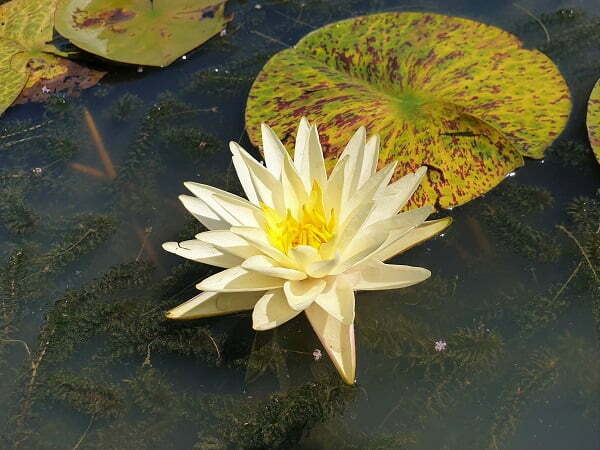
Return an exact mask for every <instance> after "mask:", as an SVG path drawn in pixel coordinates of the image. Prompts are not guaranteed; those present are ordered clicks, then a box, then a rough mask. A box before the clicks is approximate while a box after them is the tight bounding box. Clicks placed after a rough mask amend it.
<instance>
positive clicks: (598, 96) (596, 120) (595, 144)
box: [587, 80, 600, 163]
mask: <svg viewBox="0 0 600 450" xmlns="http://www.w3.org/2000/svg"><path fill="white" fill-rule="evenodd" d="M587 129H588V136H589V138H590V144H591V145H592V150H594V155H596V160H597V161H598V162H599V163H600V80H598V81H596V85H595V86H594V89H592V93H591V94H590V99H589V101H588V110H587Z"/></svg>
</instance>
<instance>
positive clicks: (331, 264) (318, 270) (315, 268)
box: [307, 253, 340, 278]
mask: <svg viewBox="0 0 600 450" xmlns="http://www.w3.org/2000/svg"><path fill="white" fill-rule="evenodd" d="M339 263H340V255H339V253H336V254H335V256H334V257H333V258H331V259H325V260H323V261H316V262H314V263H312V264H311V265H309V266H308V270H307V273H308V275H310V276H311V277H313V278H323V277H326V276H327V275H329V274H330V273H332V272H333V270H334V269H335V268H336V267H337V266H338V264H339Z"/></svg>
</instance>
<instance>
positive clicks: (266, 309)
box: [163, 119, 451, 384]
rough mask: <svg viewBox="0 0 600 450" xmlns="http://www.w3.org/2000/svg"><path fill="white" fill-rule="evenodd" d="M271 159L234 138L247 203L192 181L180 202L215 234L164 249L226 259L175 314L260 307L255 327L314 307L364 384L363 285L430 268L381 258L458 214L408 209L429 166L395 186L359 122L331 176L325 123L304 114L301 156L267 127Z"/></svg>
mask: <svg viewBox="0 0 600 450" xmlns="http://www.w3.org/2000/svg"><path fill="white" fill-rule="evenodd" d="M262 140H263V154H264V158H265V165H264V166H263V165H262V164H260V163H259V162H258V161H256V160H255V159H254V158H253V157H252V156H251V155H250V154H249V153H248V152H246V151H245V150H244V149H243V148H242V147H240V146H239V145H238V144H236V143H235V142H231V143H230V148H231V152H232V154H233V157H232V158H233V165H234V167H235V170H236V172H237V175H238V177H239V179H240V182H241V185H242V188H243V190H244V192H245V194H246V196H247V199H245V198H242V197H239V196H236V195H233V194H231V193H229V192H226V191H222V190H220V189H217V188H214V187H212V186H208V185H204V184H198V183H192V182H188V183H185V186H186V187H187V188H188V189H189V190H190V191H191V192H192V194H194V195H193V196H188V195H182V196H180V200H181V202H182V203H183V205H184V206H185V207H186V208H187V210H188V211H189V212H191V213H192V214H193V215H194V216H195V217H196V218H197V219H198V220H199V221H200V222H201V223H202V224H203V225H204V226H205V227H206V228H207V229H208V230H209V231H206V232H203V233H199V234H197V235H196V236H195V239H193V240H189V241H184V242H179V243H177V242H166V243H165V244H163V248H164V249H165V250H167V251H169V252H172V253H175V254H177V255H179V256H183V257H185V258H188V259H191V260H193V261H197V262H200V263H205V264H210V265H213V266H217V267H222V268H224V269H225V270H223V271H221V272H218V273H216V274H215V275H212V276H209V277H208V278H206V279H204V280H202V281H201V282H200V283H198V285H197V286H196V287H197V288H198V289H199V290H201V291H204V292H202V293H201V294H199V295H197V296H195V297H194V298H192V299H191V300H188V301H187V302H185V303H183V304H182V305H179V306H177V307H176V308H174V309H172V310H170V311H168V312H167V317H168V318H171V319H196V318H201V317H211V316H217V315H221V314H228V313H234V312H239V311H245V310H253V313H252V322H253V327H254V329H255V330H268V329H271V328H274V327H276V326H278V325H281V324H283V323H285V322H287V321H288V320H290V319H292V318H294V317H295V316H297V315H298V314H300V313H301V312H304V313H305V314H306V317H307V318H308V320H309V322H310V324H311V326H312V327H313V329H314V331H315V333H316V334H317V336H318V338H319V339H320V341H321V343H322V344H323V347H324V348H325V350H326V351H327V353H328V354H329V356H330V358H331V360H332V361H333V363H334V365H335V367H336V368H337V370H338V372H339V373H340V375H341V376H342V378H343V379H344V381H346V382H347V383H349V384H352V383H354V381H355V371H356V355H355V341H354V302H355V295H354V293H355V292H356V291H362V290H382V289H397V288H403V287H406V286H411V285H413V284H416V283H419V282H421V281H423V280H425V279H426V278H428V277H429V276H430V274H431V273H430V272H429V270H427V269H423V268H420V267H412V266H404V265H393V264H385V263H384V262H383V261H385V260H387V259H389V258H391V257H393V256H395V255H397V254H399V253H402V252H404V251H405V250H407V249H409V248H411V247H413V246H415V245H417V244H419V243H421V242H423V241H425V240H426V239H429V238H430V237H432V236H435V235H437V234H438V233H440V232H441V231H442V230H443V229H445V228H446V227H447V226H448V225H449V224H450V221H451V219H450V218H445V219H439V220H431V221H426V218H427V217H428V216H429V215H430V214H431V213H432V212H433V211H434V209H433V207H431V206H424V207H422V208H418V209H414V210H411V211H408V212H400V211H401V210H402V209H403V207H404V205H405V204H406V202H407V201H408V199H409V198H410V197H411V195H412V194H413V192H414V191H415V190H416V189H417V187H418V186H419V183H420V182H421V180H422V178H423V176H424V175H425V172H426V168H425V167H422V168H420V169H418V170H417V171H416V172H415V173H411V174H408V175H405V176H404V177H402V178H400V179H398V180H397V181H395V182H393V183H391V184H390V181H391V179H392V176H393V175H394V171H395V168H396V164H395V163H392V164H390V165H388V166H386V167H384V168H382V169H381V170H379V171H377V162H378V160H379V138H378V137H377V136H373V137H371V138H370V139H369V140H368V141H367V139H366V131H365V129H364V128H362V127H361V128H360V129H359V130H358V131H357V132H356V133H355V134H354V136H353V137H352V138H351V139H350V141H349V143H348V145H347V146H346V148H345V150H344V151H343V153H342V154H341V156H340V157H339V159H338V160H337V163H336V165H335V167H333V169H332V171H331V173H330V174H329V175H328V174H327V170H326V168H325V164H324V160H323V151H322V149H321V144H320V142H319V135H318V132H317V128H316V126H315V125H311V124H310V123H309V122H308V121H307V120H306V119H302V120H301V122H300V126H299V129H298V134H297V137H296V144H295V150H294V155H293V158H292V157H291V156H290V155H289V153H288V152H287V151H286V149H285V148H284V146H283V145H282V143H281V141H280V140H279V139H278V138H277V136H276V135H275V133H274V132H273V131H272V130H271V128H269V127H268V126H267V125H265V124H263V125H262Z"/></svg>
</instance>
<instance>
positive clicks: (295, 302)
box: [283, 278, 326, 311]
mask: <svg viewBox="0 0 600 450" xmlns="http://www.w3.org/2000/svg"><path fill="white" fill-rule="evenodd" d="M325 284H326V283H325V280H321V279H316V278H307V279H306V280H301V281H286V282H285V284H284V285H283V292H284V293H285V296H286V298H287V301H288V304H289V305H290V307H291V308H292V309H295V310H296V311H302V310H303V309H306V308H307V307H308V306H309V305H310V304H311V303H312V302H313V301H314V300H315V298H316V297H317V295H319V294H320V293H321V291H322V290H323V289H324V288H325Z"/></svg>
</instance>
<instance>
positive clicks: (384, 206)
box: [365, 167, 427, 226]
mask: <svg viewBox="0 0 600 450" xmlns="http://www.w3.org/2000/svg"><path fill="white" fill-rule="evenodd" d="M426 173H427V168H426V167H421V168H419V169H418V170H417V171H416V172H415V173H409V174H408V175H405V176H403V177H402V178H400V179H399V180H398V181H396V182H394V183H392V184H390V185H388V186H387V187H386V188H385V189H384V190H383V191H382V192H380V193H378V194H376V195H375V208H374V209H373V212H372V213H371V215H370V216H369V218H368V219H367V221H366V223H365V225H367V226H368V225H371V224H373V223H376V222H379V221H381V220H385V219H388V218H390V217H393V216H395V215H396V214H398V212H399V211H400V210H401V209H402V208H404V205H406V202H407V201H408V199H409V198H410V197H411V196H412V195H413V193H414V192H415V191H416V190H417V188H418V187H419V184H420V183H421V180H422V179H423V177H424V176H425V174H426Z"/></svg>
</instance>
